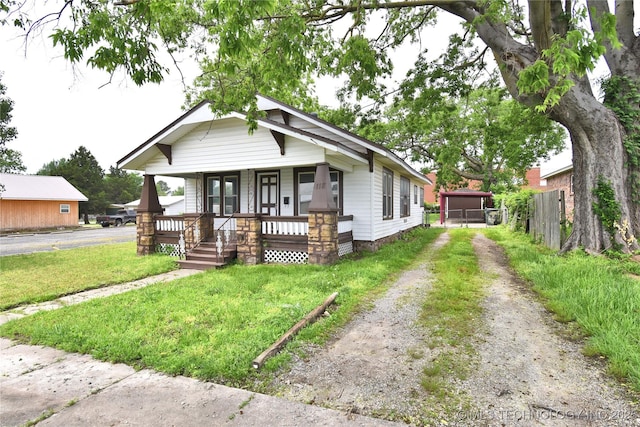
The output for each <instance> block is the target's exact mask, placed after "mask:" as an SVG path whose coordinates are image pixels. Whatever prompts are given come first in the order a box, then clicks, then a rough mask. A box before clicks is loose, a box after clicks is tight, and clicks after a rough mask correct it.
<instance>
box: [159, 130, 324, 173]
mask: <svg viewBox="0 0 640 427" xmlns="http://www.w3.org/2000/svg"><path fill="white" fill-rule="evenodd" d="M171 156H172V164H171V165H169V162H168V160H167V158H166V157H164V156H163V155H162V154H161V153H160V152H159V151H158V154H157V155H156V156H155V157H153V159H151V160H150V161H149V162H148V163H147V166H146V173H148V174H156V175H172V174H180V173H194V172H216V171H233V170H242V169H246V167H247V166H251V167H252V168H254V169H262V168H279V167H287V166H297V165H310V164H315V163H318V162H323V161H324V160H325V152H324V149H323V148H321V147H319V146H317V145H313V144H311V143H307V142H304V141H300V140H297V139H295V138H291V137H285V155H284V156H283V155H281V154H280V147H279V146H278V144H277V143H276V141H275V139H274V138H273V136H272V135H271V132H269V131H268V130H266V129H263V128H259V129H257V130H256V131H255V132H254V133H253V134H249V133H248V128H247V127H246V124H245V122H244V121H242V120H239V119H224V120H219V121H215V122H212V123H205V124H202V125H200V126H198V127H197V128H196V129H194V130H193V131H192V132H190V133H189V134H187V135H185V136H183V137H182V138H180V139H179V140H178V141H176V142H175V143H174V144H173V145H172V147H171Z"/></svg>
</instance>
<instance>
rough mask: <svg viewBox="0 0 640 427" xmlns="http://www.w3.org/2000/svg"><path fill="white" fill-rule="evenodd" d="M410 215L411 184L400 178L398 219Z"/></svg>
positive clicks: (402, 177)
mask: <svg viewBox="0 0 640 427" xmlns="http://www.w3.org/2000/svg"><path fill="white" fill-rule="evenodd" d="M409 215H411V183H410V182H409V180H408V179H407V178H405V177H404V176H401V177H400V217H403V216H409Z"/></svg>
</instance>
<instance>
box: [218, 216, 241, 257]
mask: <svg viewBox="0 0 640 427" xmlns="http://www.w3.org/2000/svg"><path fill="white" fill-rule="evenodd" d="M213 227H214V230H213V241H214V242H215V245H216V252H217V256H218V261H220V260H221V259H224V256H225V252H226V251H227V250H235V248H236V245H237V238H236V230H237V227H236V218H235V217H234V216H233V215H231V216H230V217H228V218H214V219H213Z"/></svg>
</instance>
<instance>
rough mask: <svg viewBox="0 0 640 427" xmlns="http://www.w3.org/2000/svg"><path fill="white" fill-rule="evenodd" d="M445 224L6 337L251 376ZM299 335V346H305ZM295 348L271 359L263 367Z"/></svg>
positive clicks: (147, 291)
mask: <svg viewBox="0 0 640 427" xmlns="http://www.w3.org/2000/svg"><path fill="white" fill-rule="evenodd" d="M441 231H442V230H436V229H420V230H416V231H414V232H412V233H409V234H408V235H405V238H404V239H403V240H400V241H397V242H395V243H393V244H389V245H385V246H384V247H383V248H381V249H380V250H379V251H378V252H376V253H365V254H363V255H361V256H359V257H358V258H356V259H353V260H349V259H346V260H342V261H340V262H338V263H337V264H335V265H333V266H317V265H316V266H314V265H288V266H282V265H258V266H243V265H235V266H230V267H227V268H224V269H221V270H212V271H208V272H205V273H203V274H199V275H195V276H191V277H187V278H184V279H180V280H175V281H172V282H168V283H160V284H156V285H152V286H148V287H146V288H143V289H139V290H136V291H131V292H127V293H124V294H120V295H115V296H112V297H109V298H101V299H96V300H92V301H88V302H86V303H83V304H78V305H73V306H68V307H64V308H62V309H59V310H54V311H50V312H41V313H37V314H35V315H32V316H28V317H25V318H23V319H19V320H16V321H13V322H9V323H6V324H5V325H2V326H1V327H0V335H2V336H5V337H9V338H13V339H17V340H20V341H23V342H27V343H31V344H41V345H48V346H53V347H57V348H61V349H63V350H67V351H73V352H80V353H88V354H91V355H93V356H94V357H96V358H98V359H102V360H108V361H112V362H123V363H127V364H129V365H133V366H136V367H139V368H144V367H149V368H153V369H156V370H158V371H162V372H165V373H168V374H171V375H178V374H182V375H188V376H192V377H197V378H202V379H206V380H214V381H218V382H221V383H226V384H233V385H242V384H247V383H250V382H251V377H252V374H253V373H254V370H253V368H252V367H251V362H252V360H253V359H254V358H255V357H256V356H258V355H259V354H260V353H261V352H262V351H263V350H265V349H266V348H267V347H269V346H270V345H271V344H272V343H273V342H274V341H275V340H276V339H277V338H278V337H279V336H280V335H281V334H283V333H284V332H286V331H287V330H288V329H289V328H290V327H291V326H293V325H294V324H295V323H296V322H297V321H298V320H300V318H302V317H303V316H304V315H305V314H306V313H308V312H309V311H311V310H312V309H313V308H315V307H316V306H317V305H319V304H320V303H322V301H324V300H325V299H326V298H327V297H328V296H329V295H331V294H332V293H333V292H336V291H337V292H339V295H338V298H337V299H336V304H337V305H336V306H332V308H331V310H330V311H331V313H332V314H331V316H329V317H326V318H323V319H322V320H320V321H318V322H316V323H314V324H312V325H311V326H309V327H307V328H305V329H304V330H303V331H302V332H301V333H300V334H299V335H298V337H297V338H296V341H307V342H308V341H314V342H323V341H324V340H325V339H326V338H327V337H328V336H329V334H330V332H331V331H334V330H335V328H336V327H337V326H338V325H342V324H344V323H345V322H346V321H347V320H348V319H349V318H350V316H352V315H353V314H354V312H356V311H357V310H358V309H359V308H361V307H363V306H365V305H366V302H367V301H368V300H369V299H370V298H373V297H374V296H375V295H377V294H378V293H379V292H381V291H382V290H384V289H386V287H387V284H388V283H389V281H390V279H392V278H393V277H394V276H395V274H396V273H398V272H400V271H401V270H402V269H403V268H405V267H407V266H408V265H409V264H410V263H411V262H412V260H414V259H415V258H416V256H418V255H419V254H420V253H421V252H422V251H423V249H424V248H425V247H426V246H427V245H428V244H429V243H430V242H432V241H433V240H434V239H435V237H436V236H437V235H438V234H439V233H440V232H441ZM295 348H296V342H294V343H293V344H292V345H291V346H289V349H290V350H292V349H295ZM288 357H290V353H287V352H284V353H281V354H280V355H278V356H276V357H274V358H272V359H269V360H268V361H267V363H266V364H265V366H264V367H263V371H266V372H267V373H268V372H269V371H272V370H273V369H276V368H277V367H278V366H280V365H281V364H282V363H283V362H284V361H286V360H287V358H288Z"/></svg>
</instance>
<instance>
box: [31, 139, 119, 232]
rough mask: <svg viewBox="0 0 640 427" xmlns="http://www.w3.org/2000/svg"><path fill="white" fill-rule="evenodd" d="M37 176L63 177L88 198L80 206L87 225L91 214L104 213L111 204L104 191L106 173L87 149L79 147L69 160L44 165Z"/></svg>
mask: <svg viewBox="0 0 640 427" xmlns="http://www.w3.org/2000/svg"><path fill="white" fill-rule="evenodd" d="M37 174H38V175H50V176H62V177H64V178H65V179H66V180H67V181H69V183H70V184H71V185H73V186H74V187H76V188H77V189H78V190H79V191H80V192H81V193H82V194H84V195H85V196H87V198H88V199H89V200H88V201H87V202H80V205H79V207H80V214H81V215H82V216H83V218H84V222H85V224H88V223H89V214H93V213H97V212H104V210H105V209H106V207H107V206H108V204H109V202H108V201H107V199H106V194H105V190H104V180H103V179H104V171H103V170H102V168H101V167H100V165H99V164H98V161H97V160H96V158H95V157H93V154H91V152H90V151H89V150H87V148H86V147H83V146H80V147H78V149H77V150H76V151H74V152H73V153H71V155H70V156H69V158H68V159H64V158H63V159H60V160H54V161H51V162H49V163H47V164H45V165H43V167H42V168H41V169H40V170H39V171H38V173H37Z"/></svg>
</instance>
